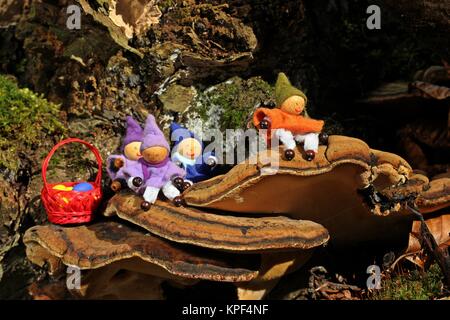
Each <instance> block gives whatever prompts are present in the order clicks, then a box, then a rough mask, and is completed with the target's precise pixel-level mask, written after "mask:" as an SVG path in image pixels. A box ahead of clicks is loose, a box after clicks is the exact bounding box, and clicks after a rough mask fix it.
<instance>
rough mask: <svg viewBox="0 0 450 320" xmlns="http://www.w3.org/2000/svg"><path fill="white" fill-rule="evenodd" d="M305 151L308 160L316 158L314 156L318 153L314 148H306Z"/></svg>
mask: <svg viewBox="0 0 450 320" xmlns="http://www.w3.org/2000/svg"><path fill="white" fill-rule="evenodd" d="M305 153H306V160H307V161H313V160H314V158H315V156H316V153H315V152H314V151H313V150H306V151H305Z"/></svg>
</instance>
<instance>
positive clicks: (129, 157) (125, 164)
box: [106, 116, 143, 192]
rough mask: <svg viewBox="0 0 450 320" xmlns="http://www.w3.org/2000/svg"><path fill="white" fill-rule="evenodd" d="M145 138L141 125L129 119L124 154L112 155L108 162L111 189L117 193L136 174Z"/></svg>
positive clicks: (107, 169) (123, 144)
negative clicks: (131, 175)
mask: <svg viewBox="0 0 450 320" xmlns="http://www.w3.org/2000/svg"><path fill="white" fill-rule="evenodd" d="M142 138H143V130H142V128H141V126H140V125H139V123H137V122H136V120H134V119H133V118H132V117H130V116H128V117H127V132H126V134H125V138H124V139H123V143H122V147H121V150H122V154H120V155H117V154H114V155H110V156H109V157H108V159H107V160H106V162H107V167H106V171H107V172H108V175H109V176H110V178H111V180H112V183H111V189H112V190H113V191H115V192H117V191H119V190H120V189H121V188H122V186H124V185H126V180H127V179H128V178H129V177H130V174H133V173H134V172H136V171H135V170H136V168H138V167H139V162H138V160H139V159H140V158H141V144H142Z"/></svg>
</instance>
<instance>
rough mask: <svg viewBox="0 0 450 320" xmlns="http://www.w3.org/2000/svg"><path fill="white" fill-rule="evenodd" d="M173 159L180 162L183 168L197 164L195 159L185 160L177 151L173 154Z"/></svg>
mask: <svg viewBox="0 0 450 320" xmlns="http://www.w3.org/2000/svg"><path fill="white" fill-rule="evenodd" d="M173 159H174V160H175V161H180V162H181V163H182V164H183V166H185V167H186V166H193V165H195V164H196V163H197V160H196V159H189V158H186V157H185V156H183V155H181V154H180V153H179V152H178V151H177V152H175V153H174V154H173Z"/></svg>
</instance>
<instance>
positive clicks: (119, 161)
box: [113, 158, 125, 170]
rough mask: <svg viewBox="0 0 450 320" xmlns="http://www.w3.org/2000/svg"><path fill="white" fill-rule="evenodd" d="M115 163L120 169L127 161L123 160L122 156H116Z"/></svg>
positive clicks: (117, 168)
mask: <svg viewBox="0 0 450 320" xmlns="http://www.w3.org/2000/svg"><path fill="white" fill-rule="evenodd" d="M113 164H114V168H115V169H116V170H119V169H120V168H122V167H123V166H124V164H125V162H124V161H123V159H122V158H115V159H114V163H113Z"/></svg>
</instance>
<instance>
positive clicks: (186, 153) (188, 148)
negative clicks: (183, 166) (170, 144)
mask: <svg viewBox="0 0 450 320" xmlns="http://www.w3.org/2000/svg"><path fill="white" fill-rule="evenodd" d="M177 151H178V153H179V154H181V155H182V156H183V157H185V158H188V159H196V158H197V157H199V156H200V155H201V154H202V145H201V144H200V142H199V141H198V140H197V139H194V138H186V139H183V140H182V141H181V142H180V143H179V144H178V146H177Z"/></svg>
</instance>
